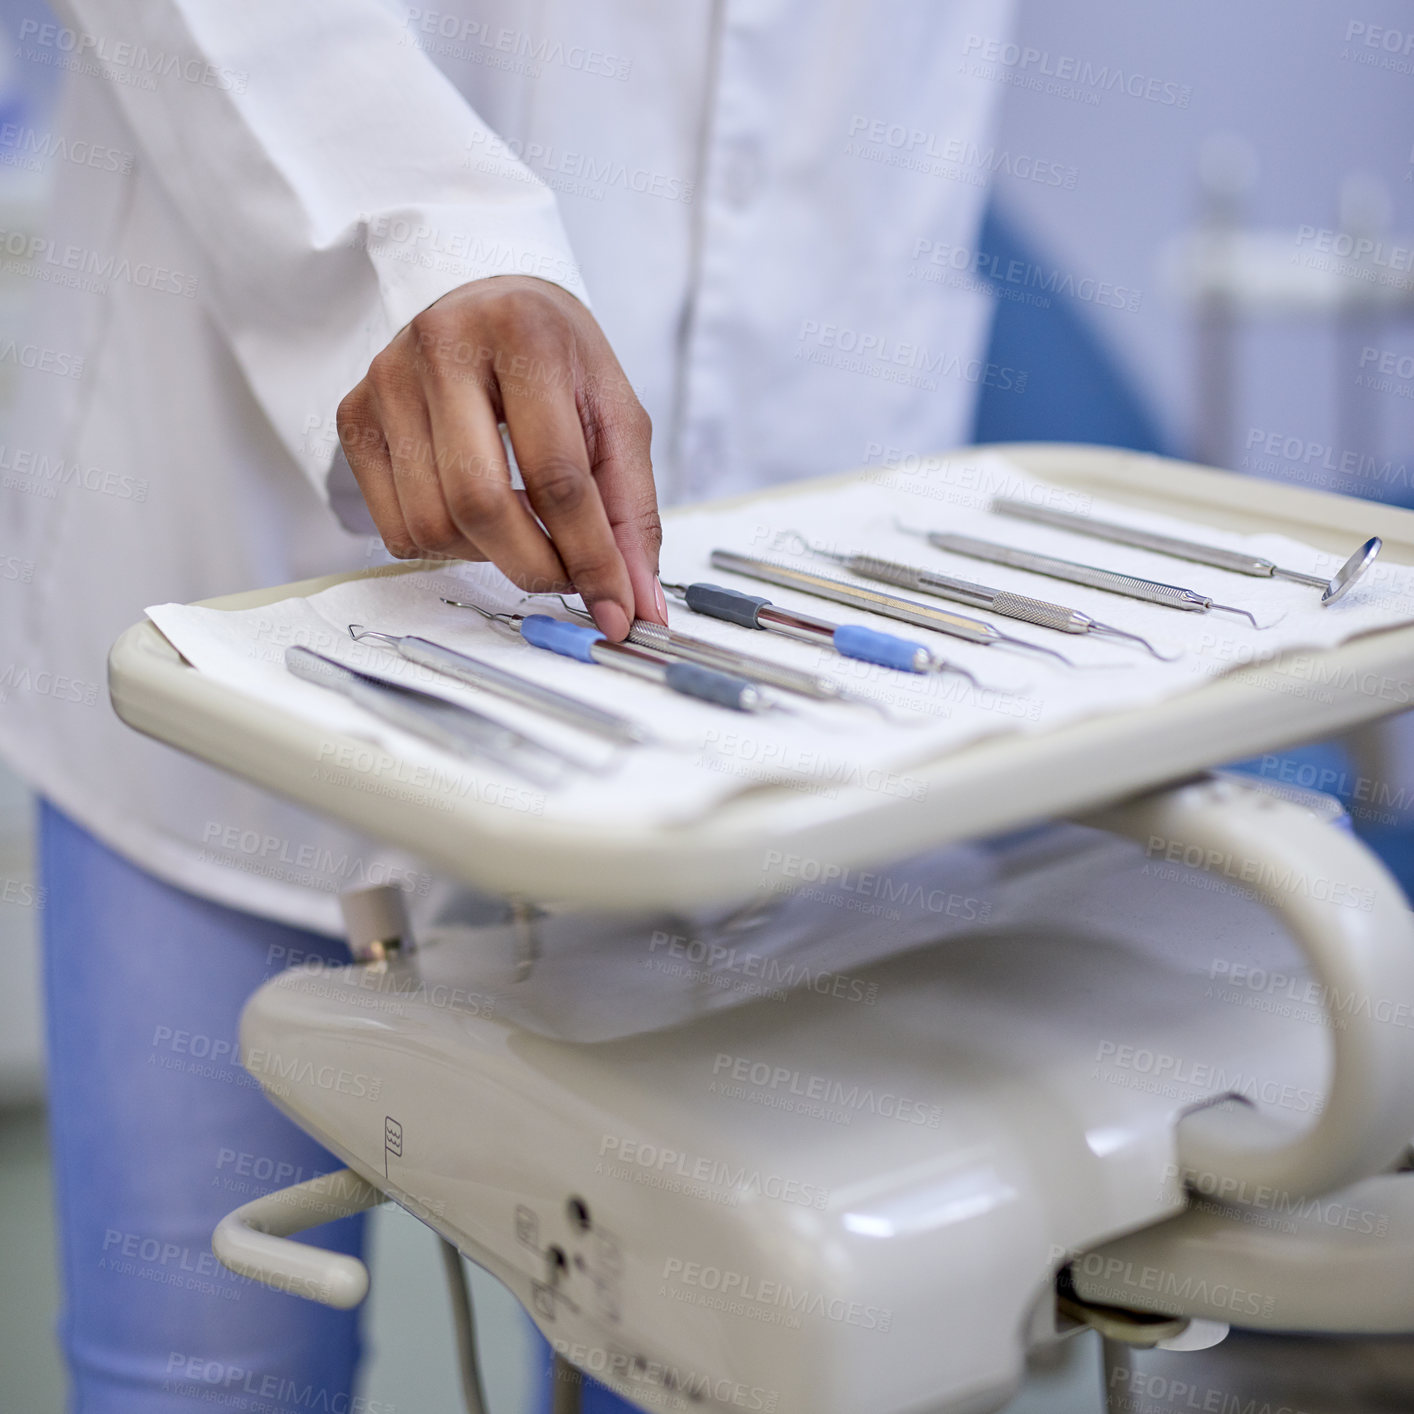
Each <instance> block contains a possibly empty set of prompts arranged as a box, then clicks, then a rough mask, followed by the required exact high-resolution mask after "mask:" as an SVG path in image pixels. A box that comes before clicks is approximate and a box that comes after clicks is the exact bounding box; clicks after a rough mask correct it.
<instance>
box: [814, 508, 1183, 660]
mask: <svg viewBox="0 0 1414 1414" xmlns="http://www.w3.org/2000/svg"><path fill="white" fill-rule="evenodd" d="M792 534H796V535H797V537H798V538H799V540H800V542H801V544H802V545H804V546H805V548H806V550H807V551H808V552H809V553H810V554H812V555H819V556H821V557H823V558H824V559H827V560H833V561H834V562H835V563H836V564H837V565H843V566H844V567H845V569H847V570H849V572H850V573H851V574H857V575H859V576H861V577H862V578H864V579H874V580H878V581H879V582H880V583H881V584H893V585H896V586H897V587H898V588H900V589H914V590H917V591H918V592H919V593H921V594H936V595H937V596H938V598H939V599H951V600H952V601H953V602H954V603H957V604H968V605H970V606H971V607H972V608H974V609H990V610H991V611H992V612H993V613H994V614H1000V615H1001V616H1002V617H1003V618H1004V619H1020V620H1021V621H1022V622H1023V623H1028V624H1035V625H1036V626H1037V627H1038V628H1053V629H1055V630H1056V631H1057V632H1058V633H1095V634H1099V635H1101V636H1102V637H1110V638H1128V639H1132V640H1133V641H1134V642H1135V643H1140V644H1143V646H1144V647H1145V648H1147V649H1148V650H1149V652H1150V653H1152V654H1153V655H1154V657H1156V658H1157V659H1158V660H1159V661H1160V662H1162V663H1173V662H1177V661H1178V660H1177V659H1176V658H1168V657H1165V656H1164V655H1163V654H1162V653H1160V652H1159V650H1158V649H1157V648H1155V647H1154V645H1153V644H1152V643H1150V642H1149V640H1148V639H1147V638H1143V637H1141V636H1140V635H1139V634H1137V633H1129V632H1127V631H1126V630H1124V629H1122V628H1115V627H1114V626H1113V625H1112V624H1102V623H1100V622H1099V621H1098V620H1097V619H1092V618H1091V617H1090V615H1089V614H1085V613H1082V612H1081V611H1080V610H1079V609H1071V608H1069V607H1067V606H1066V605H1065V604H1052V603H1050V602H1049V601H1048V600H1046V599H1031V598H1028V597H1027V596H1026V595H1025V594H1013V593H1011V592H1010V591H1009V590H1006V589H992V588H991V587H989V586H988V585H985V584H974V583H973V582H972V581H971V580H970V579H954V578H953V577H952V576H951V575H946V574H938V573H937V572H936V571H935V570H925V569H919V568H917V567H916V566H914V565H901V564H899V563H898V562H897V561H896V560H883V559H880V558H879V557H878V556H877V555H844V554H840V553H839V552H838V551H834V550H820V549H817V548H816V547H815V546H813V545H811V544H810V542H809V541H808V540H806V539H805V537H804V536H802V535H799V534H798V532H792Z"/></svg>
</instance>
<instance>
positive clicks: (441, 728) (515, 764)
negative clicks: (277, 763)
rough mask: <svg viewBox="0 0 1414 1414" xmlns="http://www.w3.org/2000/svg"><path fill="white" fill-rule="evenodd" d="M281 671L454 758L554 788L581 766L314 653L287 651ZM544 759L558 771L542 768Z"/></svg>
mask: <svg viewBox="0 0 1414 1414" xmlns="http://www.w3.org/2000/svg"><path fill="white" fill-rule="evenodd" d="M285 667H286V668H287V669H288V670H289V671H290V672H291V673H293V674H294V676H295V677H297V678H300V679H302V680H303V681H305V682H309V683H313V684H314V685H315V686H316V687H327V688H332V689H333V691H335V692H337V693H340V694H342V695H343V696H344V697H347V698H348V699H349V701H351V702H354V703H357V704H358V706H360V707H362V708H363V709H364V710H365V711H368V712H371V713H372V714H373V715H374V716H375V717H377V718H379V719H380V720H381V721H384V722H388V723H389V724H391V725H392V726H395V727H400V728H401V729H402V730H403V731H405V732H410V733H411V734H412V735H413V736H418V737H421V738H422V739H423V740H424V741H430V742H431V743H432V744H433V745H434V746H440V747H441V748H442V749H443V750H444V751H450V752H451V753H452V754H453V755H456V756H484V757H487V758H488V759H490V760H491V761H493V762H495V763H496V764H497V765H499V766H502V767H505V768H508V769H509V770H512V771H515V772H517V773H518V774H519V775H522V776H524V777H525V778H526V779H527V780H530V781H533V782H535V784H536V785H555V784H557V783H558V782H559V780H560V779H561V777H562V775H563V769H562V768H563V767H564V765H566V764H568V765H571V766H576V767H581V768H582V763H581V762H579V761H576V760H575V759H574V758H573V757H572V756H567V755H565V754H564V753H562V752H559V751H556V750H555V749H554V748H553V747H550V746H546V745H545V744H544V743H543V742H539V741H535V740H534V739H533V738H531V737H528V736H524V735H523V734H522V733H520V732H518V731H516V730H515V728H514V727H508V726H505V725H503V724H502V723H500V722H497V721H494V720H493V719H492V718H490V717H486V716H483V715H482V714H481V713H480V712H478V711H476V710H475V708H472V707H463V706H461V705H460V704H459V703H455V702H446V701H444V700H443V699H442V698H440V697H435V696H433V695H432V694H431V693H430V692H422V691H419V690H418V689H417V688H412V687H400V686H398V685H396V684H394V683H385V682H382V681H380V680H379V679H377V678H371V677H367V676H365V675H364V674H363V673H360V672H357V671H356V670H355V669H353V668H347V667H345V666H344V665H343V664H342V663H340V662H338V661H336V660H335V659H333V658H326V657H325V656H324V655H323V654H322V653H316V652H314V651H313V649H310V648H302V647H299V646H293V647H290V648H286V649H285ZM545 760H549V761H551V762H553V763H554V764H555V766H556V767H557V768H560V769H557V770H555V771H549V770H547V769H546V767H545Z"/></svg>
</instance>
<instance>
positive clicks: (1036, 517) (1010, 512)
mask: <svg viewBox="0 0 1414 1414" xmlns="http://www.w3.org/2000/svg"><path fill="white" fill-rule="evenodd" d="M992 510H993V511H995V512H996V513H997V514H998V515H1006V516H1011V517H1013V518H1014V519H1016V520H1029V521H1035V522H1036V523H1037V524H1038V525H1052V526H1055V527H1056V528H1057V529H1059V530H1073V531H1075V532H1076V533H1077V534H1078V535H1093V536H1094V537H1095V538H1096V539H1097V540H1109V541H1112V542H1113V543H1114V544H1117V545H1133V546H1135V547H1136V548H1137V549H1140V550H1157V551H1158V552H1159V553H1160V554H1161V555H1173V556H1174V557H1175V558H1177V559H1180V560H1192V561H1194V562H1195V563H1196V564H1200V565H1212V566H1213V568H1214V569H1220V570H1232V571H1234V572H1235V573H1237V574H1250V575H1256V576H1258V577H1260V578H1264V579H1266V578H1270V577H1271V574H1272V571H1273V570H1274V569H1275V568H1276V566H1275V565H1274V564H1273V563H1272V562H1271V561H1270V560H1264V559H1262V558H1261V556H1259V555H1246V554H1243V553H1242V551H1240V550H1224V549H1222V548H1221V547H1219V546H1217V545H1204V544H1203V543H1202V542H1201V541H1198V540H1183V539H1180V538H1179V537H1178V536H1176V535H1160V534H1159V533H1158V532H1157V531H1153V530H1140V529H1138V528H1137V527H1136V526H1132V525H1120V524H1119V523H1118V522H1117V521H1112V520H1092V519H1091V518H1090V517H1089V516H1082V515H1077V514H1076V513H1075V512H1074V511H1054V510H1051V509H1050V507H1048V506H1033V505H1032V504H1031V503H1030V502H1029V501H1013V500H1007V499H1005V498H998V499H997V500H995V501H993V502H992Z"/></svg>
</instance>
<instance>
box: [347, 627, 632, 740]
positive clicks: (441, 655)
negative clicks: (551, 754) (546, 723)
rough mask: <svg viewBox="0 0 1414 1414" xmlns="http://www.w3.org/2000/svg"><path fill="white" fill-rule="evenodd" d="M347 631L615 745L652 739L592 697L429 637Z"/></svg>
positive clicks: (361, 640) (354, 636)
mask: <svg viewBox="0 0 1414 1414" xmlns="http://www.w3.org/2000/svg"><path fill="white" fill-rule="evenodd" d="M355 630H358V631H357V632H355ZM349 635H350V637H352V638H353V640H354V641H355V642H356V643H362V642H364V641H365V640H368V639H375V640H377V641H378V642H380V643H384V644H387V646H388V647H390V648H392V649H393V650H394V651H395V652H397V653H399V654H400V655H401V656H402V657H404V658H406V659H407V661H408V662H409V663H416V664H417V665H418V666H419V667H422V668H427V669H429V670H430V671H432V672H434V673H442V674H443V675H445V676H446V677H450V678H455V679H456V680H457V681H458V682H464V683H467V684H469V685H470V686H471V687H480V688H484V689H485V690H486V691H487V692H494V693H496V694H497V695H498V696H500V697H504V698H506V699H507V700H509V701H511V702H515V703H518V704H520V705H521V706H522V707H534V708H536V709H538V710H539V711H541V712H544V713H545V714H546V715H547V716H550V717H555V718H557V719H558V720H559V721H562V722H567V723H569V725H570V726H572V727H581V728H583V730H585V731H588V732H593V733H595V735H597V736H601V737H604V738H605V739H606V740H608V741H612V742H616V743H617V744H619V745H621V746H634V745H642V744H643V743H646V742H651V741H652V740H653V736H652V733H651V732H649V731H648V729H647V728H646V727H643V726H641V725H640V724H639V723H637V722H635V721H633V720H632V719H631V718H629V717H625V716H623V715H621V714H620V713H618V712H610V711H608V710H607V709H606V708H603V707H596V706H595V705H594V704H593V703H592V702H584V701H582V700H581V699H580V698H578V697H571V696H570V695H569V693H567V692H557V691H556V690H555V689H554V688H553V687H545V686H543V685H542V684H540V683H538V682H534V681H532V680H531V679H530V678H523V677H521V676H520V675H519V674H518V673H512V672H507V670H506V669H505V668H498V667H496V666H495V665H494V664H492V663H484V662H482V661H481V659H479V658H473V657H471V656H470V655H468V654H466V653H458V652H456V651H455V650H454V649H451V648H446V647H443V645H442V644H440V643H433V642H431V641H430V640H429V639H426V638H417V637H415V636H413V635H401V636H400V635H398V634H394V633H379V632H378V631H377V630H376V629H370V628H365V627H364V626H363V625H362V624H350V625H349Z"/></svg>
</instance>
